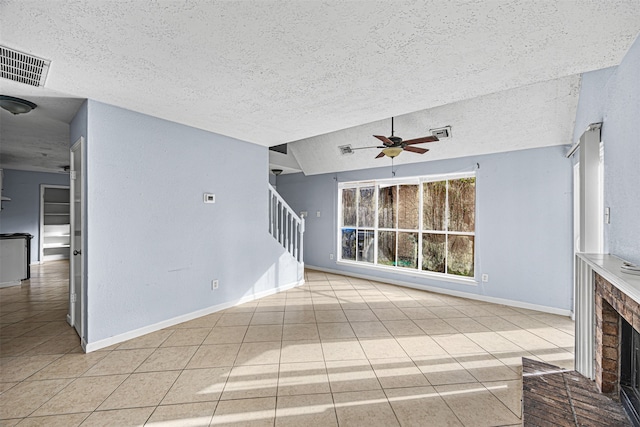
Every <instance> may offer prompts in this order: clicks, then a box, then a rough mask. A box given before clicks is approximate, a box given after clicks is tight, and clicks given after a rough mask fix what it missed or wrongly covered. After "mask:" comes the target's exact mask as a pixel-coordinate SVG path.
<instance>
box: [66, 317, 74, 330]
mask: <svg viewBox="0 0 640 427" xmlns="http://www.w3.org/2000/svg"><path fill="white" fill-rule="evenodd" d="M67 323H68V324H69V326H71V327H72V328H73V323H72V322H71V315H70V314H67Z"/></svg>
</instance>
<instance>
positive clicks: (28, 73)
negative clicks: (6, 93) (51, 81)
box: [0, 46, 51, 86]
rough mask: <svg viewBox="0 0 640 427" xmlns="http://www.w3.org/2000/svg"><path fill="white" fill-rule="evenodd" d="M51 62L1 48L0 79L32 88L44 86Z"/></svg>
mask: <svg viewBox="0 0 640 427" xmlns="http://www.w3.org/2000/svg"><path fill="white" fill-rule="evenodd" d="M49 64H51V61H47V60H46V59H42V58H38V57H37V56H33V55H29V54H27V53H23V52H20V51H17V50H14V49H10V48H8V47H5V46H0V77H2V78H3V79H9V80H13V81H14V82H18V83H24V84H27V85H31V86H44V81H45V80H46V78H47V73H48V72H49Z"/></svg>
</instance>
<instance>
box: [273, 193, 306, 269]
mask: <svg viewBox="0 0 640 427" xmlns="http://www.w3.org/2000/svg"><path fill="white" fill-rule="evenodd" d="M267 185H269V233H270V234H271V235H272V236H273V238H274V239H276V240H277V241H278V242H279V243H280V244H281V245H282V247H284V248H285V249H286V250H287V251H288V252H289V253H290V254H291V256H292V257H294V258H295V259H296V260H297V261H298V262H299V263H300V264H304V258H303V256H302V255H303V254H302V248H303V243H304V218H300V217H299V216H298V215H296V213H295V212H294V211H293V209H291V207H290V206H289V205H288V204H287V202H285V201H284V199H283V198H282V197H281V196H280V194H278V192H277V191H276V189H275V188H273V186H272V185H271V184H267Z"/></svg>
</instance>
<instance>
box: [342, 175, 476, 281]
mask: <svg viewBox="0 0 640 427" xmlns="http://www.w3.org/2000/svg"><path fill="white" fill-rule="evenodd" d="M339 191H340V195H339V197H340V203H339V208H338V209H339V212H338V214H339V230H338V233H339V241H340V245H341V248H340V250H339V252H338V253H339V254H340V258H339V260H340V261H346V262H355V263H363V264H366V265H371V266H380V267H384V268H394V269H399V270H403V271H407V270H416V271H421V272H425V273H427V274H438V275H443V276H450V277H451V276H455V277H467V278H469V277H471V278H473V277H474V274H475V271H474V259H475V211H476V179H475V176H474V175H473V174H465V175H455V176H454V175H451V176H446V177H419V178H407V179H403V180H382V181H374V182H371V181H368V182H349V183H342V184H340V186H339Z"/></svg>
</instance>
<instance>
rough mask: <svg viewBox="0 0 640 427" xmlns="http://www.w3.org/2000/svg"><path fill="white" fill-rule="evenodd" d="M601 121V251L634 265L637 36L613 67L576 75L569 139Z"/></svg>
mask: <svg viewBox="0 0 640 427" xmlns="http://www.w3.org/2000/svg"><path fill="white" fill-rule="evenodd" d="M594 122H602V140H603V142H604V170H605V175H604V206H605V207H607V206H608V207H610V209H611V224H605V226H604V237H605V240H604V241H605V252H606V253H611V254H612V255H616V256H619V257H621V258H623V259H626V260H628V261H630V262H633V263H636V264H640V219H639V218H640V37H639V38H638V39H636V41H635V42H634V44H633V45H632V46H631V48H630V49H629V52H627V54H626V56H625V57H624V58H623V60H622V62H621V63H620V65H619V66H618V67H615V68H607V69H604V70H598V71H593V72H590V73H585V74H584V75H583V77H582V87H581V89H580V100H579V103H578V111H577V116H576V126H575V130H574V141H577V139H578V138H580V135H581V134H582V132H584V129H585V128H586V126H587V125H588V124H589V123H594Z"/></svg>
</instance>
